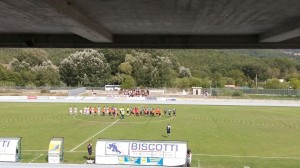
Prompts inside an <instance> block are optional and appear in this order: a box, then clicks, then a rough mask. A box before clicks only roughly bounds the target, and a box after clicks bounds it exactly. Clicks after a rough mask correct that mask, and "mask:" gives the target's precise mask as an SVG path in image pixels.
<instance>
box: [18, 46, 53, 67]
mask: <svg viewBox="0 0 300 168" xmlns="http://www.w3.org/2000/svg"><path fill="white" fill-rule="evenodd" d="M16 59H17V60H19V62H26V63H28V64H29V65H30V67H33V66H39V65H42V63H43V62H44V61H47V60H48V53H47V52H46V51H45V50H44V49H38V48H32V49H23V50H22V51H21V53H20V55H18V56H17V57H16Z"/></svg>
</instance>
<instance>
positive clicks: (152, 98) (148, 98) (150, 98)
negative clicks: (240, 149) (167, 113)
mask: <svg viewBox="0 0 300 168" xmlns="http://www.w3.org/2000/svg"><path fill="white" fill-rule="evenodd" d="M146 100H157V98H156V97H149V96H148V97H146Z"/></svg>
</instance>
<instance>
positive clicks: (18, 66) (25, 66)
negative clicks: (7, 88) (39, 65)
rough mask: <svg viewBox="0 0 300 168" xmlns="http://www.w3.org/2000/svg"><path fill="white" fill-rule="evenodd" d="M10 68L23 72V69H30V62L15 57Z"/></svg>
mask: <svg viewBox="0 0 300 168" xmlns="http://www.w3.org/2000/svg"><path fill="white" fill-rule="evenodd" d="M9 66H10V68H11V69H12V70H13V71H15V72H21V71H29V70H30V64H29V63H27V62H26V61H24V60H23V61H21V62H20V61H19V60H18V59H15V58H13V60H12V61H11V62H10V63H9Z"/></svg>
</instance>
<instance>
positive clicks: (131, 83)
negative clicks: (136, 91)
mask: <svg viewBox="0 0 300 168" xmlns="http://www.w3.org/2000/svg"><path fill="white" fill-rule="evenodd" d="M122 77H123V81H122V84H121V88H122V89H131V88H134V87H135V86H136V84H135V80H134V79H133V77H132V76H130V75H122Z"/></svg>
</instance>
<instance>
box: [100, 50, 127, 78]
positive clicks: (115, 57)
mask: <svg viewBox="0 0 300 168" xmlns="http://www.w3.org/2000/svg"><path fill="white" fill-rule="evenodd" d="M99 52H100V53H103V55H104V57H105V59H106V61H107V63H108V64H109V65H110V67H111V73H112V75H115V74H116V73H118V70H119V69H118V67H119V65H120V64H121V63H122V62H124V61H125V56H126V54H127V53H130V50H126V49H100V50H99Z"/></svg>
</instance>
